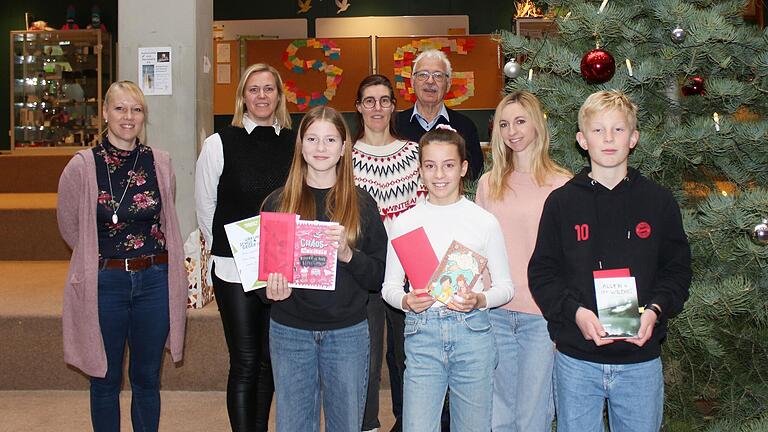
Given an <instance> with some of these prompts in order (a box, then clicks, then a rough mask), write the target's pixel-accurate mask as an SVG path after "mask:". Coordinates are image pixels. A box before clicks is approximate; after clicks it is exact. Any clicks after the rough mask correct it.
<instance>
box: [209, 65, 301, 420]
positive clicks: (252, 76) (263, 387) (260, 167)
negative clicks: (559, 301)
mask: <svg viewBox="0 0 768 432" xmlns="http://www.w3.org/2000/svg"><path fill="white" fill-rule="evenodd" d="M290 127H291V118H290V116H289V115H288V109H287V106H286V99H285V92H284V89H283V81H282V79H281V78H280V75H279V74H278V72H277V70H275V68H273V67H272V66H269V65H267V64H263V63H257V64H254V65H251V66H250V67H248V69H246V70H245V72H244V73H243V75H242V78H241V79H240V83H239V84H238V86H237V96H236V101H235V114H234V116H233V118H232V124H231V125H230V126H227V127H225V128H223V129H222V130H220V131H218V132H217V133H215V134H213V135H211V136H209V137H208V138H207V139H206V140H205V143H204V144H203V149H202V151H201V152H200V157H199V158H198V160H197V172H196V174H195V203H196V209H197V221H198V224H199V225H200V229H201V231H202V232H203V236H204V237H205V241H206V245H207V246H208V247H210V250H211V255H212V262H213V265H212V270H211V274H212V279H213V290H214V293H215V294H216V302H217V304H218V306H219V313H220V314H221V321H222V324H223V327H224V335H225V337H226V339H227V347H228V349H229V379H228V381H227V411H228V413H229V422H230V425H231V426H232V430H233V431H235V432H240V431H266V430H267V423H268V420H269V407H270V405H271V403H272V394H273V393H274V383H273V380H272V368H271V365H270V359H269V340H268V337H269V336H268V335H269V306H268V305H266V304H264V303H263V302H262V301H261V300H260V299H259V298H258V297H257V296H256V295H255V293H254V292H248V293H246V292H244V291H243V287H242V284H241V283H240V277H239V275H238V273H237V268H236V267H235V262H234V260H233V258H232V252H231V250H230V248H229V243H228V241H227V234H226V232H225V231H224V225H225V224H228V223H230V222H235V221H238V220H241V219H245V218H247V217H251V216H255V215H258V214H259V209H260V208H261V204H262V201H264V198H266V197H267V196H268V195H269V194H270V193H272V191H274V190H275V189H277V188H279V187H281V186H283V184H285V180H286V178H287V177H288V170H289V168H290V164H291V158H292V157H293V149H294V145H295V140H296V135H295V133H294V132H293V131H292V130H291V129H290Z"/></svg>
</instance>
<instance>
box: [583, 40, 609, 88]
mask: <svg viewBox="0 0 768 432" xmlns="http://www.w3.org/2000/svg"><path fill="white" fill-rule="evenodd" d="M615 72H616V61H614V60H613V56H612V55H611V53H609V52H608V51H606V50H604V49H601V48H597V49H593V50H592V51H589V52H587V53H586V54H584V57H582V58H581V76H583V77H584V79H585V80H587V82H588V83H591V84H602V83H604V82H606V81H608V80H610V79H611V78H613V74H614V73H615Z"/></svg>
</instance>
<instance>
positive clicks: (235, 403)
mask: <svg viewBox="0 0 768 432" xmlns="http://www.w3.org/2000/svg"><path fill="white" fill-rule="evenodd" d="M213 272H214V273H213V291H214V293H215V294H216V303H217V304H218V306H219V314H220V315H221V322H222V324H223V327H224V336H225V337H226V339H227V348H228V349H229V378H228V380H227V413H228V414H229V423H230V426H231V427H232V431H233V432H245V431H249V432H250V431H258V432H262V431H266V430H267V425H268V423H269V408H270V405H271V404H272V395H273V393H274V390H275V385H274V381H273V379H272V366H271V362H270V358H269V306H268V305H266V304H264V302H262V301H261V299H260V298H259V297H258V296H257V295H256V293H255V291H250V292H248V293H246V292H244V291H243V286H242V285H241V284H239V283H231V282H226V281H223V280H221V279H219V278H218V277H216V273H215V267H214V269H213Z"/></svg>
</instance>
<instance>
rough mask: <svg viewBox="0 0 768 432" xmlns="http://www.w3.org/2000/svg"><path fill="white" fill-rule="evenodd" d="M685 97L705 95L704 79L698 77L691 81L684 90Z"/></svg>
mask: <svg viewBox="0 0 768 432" xmlns="http://www.w3.org/2000/svg"><path fill="white" fill-rule="evenodd" d="M682 92H683V95H685V96H701V95H703V94H704V78H702V77H700V76H699V75H696V76H695V77H693V78H691V79H689V80H688V81H687V82H686V83H685V85H684V86H683V88H682Z"/></svg>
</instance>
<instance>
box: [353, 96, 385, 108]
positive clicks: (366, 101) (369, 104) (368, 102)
mask: <svg viewBox="0 0 768 432" xmlns="http://www.w3.org/2000/svg"><path fill="white" fill-rule="evenodd" d="M376 102H377V99H376V98H375V97H373V96H368V97H367V98H363V100H362V101H360V104H361V105H363V108H365V109H369V110H371V109H374V108H376ZM378 102H379V106H380V107H382V108H389V107H391V106H392V103H393V101H392V98H390V97H389V96H382V97H380V98H379V99H378Z"/></svg>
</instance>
